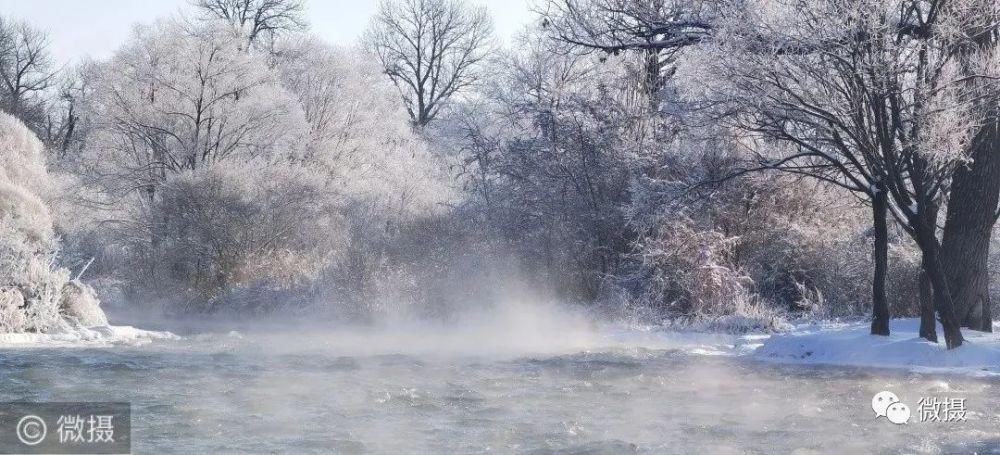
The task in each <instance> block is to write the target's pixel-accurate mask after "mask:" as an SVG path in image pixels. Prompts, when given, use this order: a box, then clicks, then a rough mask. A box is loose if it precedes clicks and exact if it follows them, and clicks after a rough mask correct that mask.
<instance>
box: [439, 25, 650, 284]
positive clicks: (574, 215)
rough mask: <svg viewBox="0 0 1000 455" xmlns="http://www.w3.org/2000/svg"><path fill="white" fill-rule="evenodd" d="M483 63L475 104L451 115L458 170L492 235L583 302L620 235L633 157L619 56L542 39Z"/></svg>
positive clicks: (621, 244) (620, 247)
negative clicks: (485, 76)
mask: <svg viewBox="0 0 1000 455" xmlns="http://www.w3.org/2000/svg"><path fill="white" fill-rule="evenodd" d="M522 44H523V47H522V49H520V50H518V51H514V52H511V53H510V54H509V55H507V56H505V58H503V59H501V60H499V61H498V62H496V63H494V64H493V65H492V66H491V70H492V71H493V72H494V74H496V76H495V77H494V78H492V80H491V81H490V84H489V89H488V91H486V92H485V93H486V97H485V100H487V101H485V102H483V101H478V103H480V104H476V105H472V106H469V107H467V108H466V111H460V112H459V113H458V115H456V118H457V120H455V122H457V123H458V124H460V125H462V127H461V130H462V133H461V135H463V136H465V137H466V138H467V139H466V140H465V141H464V143H463V145H462V146H461V149H462V150H463V159H464V165H463V173H464V176H465V177H466V178H467V185H468V186H469V188H470V189H472V190H473V191H474V192H475V194H476V195H477V199H479V201H480V203H481V204H483V206H482V209H483V212H484V213H483V216H484V217H485V218H486V220H488V222H489V224H490V225H491V226H492V229H495V230H496V232H497V234H498V235H499V236H500V238H503V239H507V240H509V241H511V242H512V243H513V244H514V245H516V246H517V247H518V248H523V253H524V260H525V263H526V266H527V267H529V268H531V269H533V270H538V271H539V276H548V277H549V278H550V280H549V283H547V284H548V285H554V286H556V287H562V288H563V289H564V290H567V291H571V292H576V293H579V294H580V295H584V296H587V297H588V298H592V297H594V296H596V295H597V294H598V293H599V292H600V291H601V289H602V286H603V284H604V279H605V278H608V277H610V276H612V275H613V274H614V273H616V272H617V267H618V266H619V264H620V259H621V255H622V252H623V251H625V250H627V248H628V244H629V241H630V234H629V231H628V229H627V228H626V227H625V226H624V220H623V213H622V209H623V204H624V202H625V201H626V200H627V198H628V185H629V180H630V178H631V176H632V173H633V172H634V171H635V170H636V169H637V167H638V165H637V163H638V162H639V161H640V158H639V154H638V153H637V147H638V143H637V142H636V141H633V140H632V135H631V134H630V133H631V131H632V130H631V128H632V126H633V124H634V123H635V121H636V120H637V119H636V115H635V112H633V111H631V110H630V109H629V107H628V104H627V103H626V102H625V100H626V97H625V96H624V94H625V90H623V89H622V86H621V78H622V71H621V66H620V65H619V64H618V63H620V62H617V63H616V62H603V63H602V62H601V61H600V59H598V58H597V57H595V56H590V55H581V54H579V53H574V52H568V53H567V52H559V51H556V50H553V49H551V48H550V46H549V44H550V43H548V42H547V40H546V38H545V37H543V36H537V35H534V36H528V37H526V38H525V39H524V41H522Z"/></svg>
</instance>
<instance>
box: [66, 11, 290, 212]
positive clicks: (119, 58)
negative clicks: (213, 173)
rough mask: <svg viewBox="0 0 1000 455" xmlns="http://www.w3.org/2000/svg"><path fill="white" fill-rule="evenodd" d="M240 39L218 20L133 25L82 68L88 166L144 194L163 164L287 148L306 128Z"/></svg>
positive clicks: (177, 167) (184, 165)
mask: <svg viewBox="0 0 1000 455" xmlns="http://www.w3.org/2000/svg"><path fill="white" fill-rule="evenodd" d="M241 40H242V38H241V37H240V36H239V34H238V33H236V32H234V31H233V30H231V29H229V28H227V27H220V26H219V24H218V23H210V24H190V23H187V22H185V21H183V20H166V21H161V22H158V23H156V24H154V25H152V26H145V27H140V28H138V29H137V30H136V33H135V35H134V37H133V39H132V40H131V41H130V42H129V43H128V44H126V45H125V46H123V47H122V48H121V49H120V50H119V51H118V52H117V53H115V55H114V57H112V58H111V59H110V60H109V61H107V62H104V63H102V64H100V65H97V66H96V67H95V68H94V71H93V72H92V73H90V74H88V75H87V77H88V78H89V81H88V84H89V85H90V88H89V91H90V93H91V96H89V97H88V99H87V100H86V103H85V109H86V113H85V115H86V116H87V117H88V118H89V119H90V122H91V123H92V128H93V131H92V133H91V135H90V137H89V138H88V142H89V147H87V152H86V155H87V156H86V162H87V166H90V167H92V169H89V170H87V173H88V175H89V176H92V177H94V178H98V179H99V180H101V181H100V182H98V183H100V184H102V185H103V186H104V187H105V188H106V189H108V190H110V191H111V192H112V193H115V194H117V195H119V196H121V195H125V194H128V193H130V192H136V191H142V192H143V193H144V194H145V195H146V197H147V198H149V199H150V200H152V199H153V198H154V197H155V192H156V188H157V187H158V186H159V185H160V184H161V183H162V182H163V181H164V180H165V179H166V178H167V176H168V175H170V174H173V173H179V172H182V171H193V170H197V169H198V168H200V167H203V166H208V165H211V164H213V163H218V162H222V161H226V160H231V159H232V160H248V159H251V158H260V159H265V160H267V159H272V160H277V159H282V157H287V156H290V155H293V154H294V151H295V150H297V149H298V147H299V145H298V144H299V143H300V142H301V141H300V138H301V137H302V136H303V135H304V134H306V131H307V129H306V123H305V121H304V119H303V116H302V113H301V109H300V108H299V106H298V104H297V103H296V102H295V99H294V97H292V96H291V95H290V94H289V93H288V92H287V91H286V90H284V89H283V88H282V87H281V85H280V83H279V81H278V80H277V78H276V76H275V74H274V73H273V72H272V71H270V69H269V68H268V66H267V65H266V64H265V62H264V61H263V60H262V58H261V57H259V56H257V55H255V54H253V53H248V52H246V51H245V50H243V49H242V48H241V46H242V45H241Z"/></svg>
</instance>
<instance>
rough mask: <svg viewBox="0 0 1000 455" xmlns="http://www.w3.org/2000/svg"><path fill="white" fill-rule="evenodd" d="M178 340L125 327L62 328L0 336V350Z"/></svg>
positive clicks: (139, 343) (1, 334) (132, 344)
mask: <svg viewBox="0 0 1000 455" xmlns="http://www.w3.org/2000/svg"><path fill="white" fill-rule="evenodd" d="M178 338H179V337H178V336H177V335H174V334H173V333H170V332H159V331H151V330H142V329H137V328H135V327H132V326H127V325H117V326H116V325H107V326H98V327H89V328H88V327H73V328H64V329H59V330H56V331H53V332H49V333H0V348H4V347H19V348H20V347H53V346H59V347H77V346H78V347H88V346H111V345H129V346H136V345H143V344H147V343H151V342H153V341H155V340H173V339H178Z"/></svg>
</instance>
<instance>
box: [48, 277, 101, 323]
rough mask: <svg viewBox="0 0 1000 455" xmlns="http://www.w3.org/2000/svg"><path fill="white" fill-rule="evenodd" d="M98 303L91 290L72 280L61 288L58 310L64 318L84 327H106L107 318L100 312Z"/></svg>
mask: <svg viewBox="0 0 1000 455" xmlns="http://www.w3.org/2000/svg"><path fill="white" fill-rule="evenodd" d="M100 303H101V301H100V300H98V298H97V293H95V292H94V290H93V289H91V288H90V287H89V286H87V285H85V284H83V283H81V282H79V281H76V280H73V281H70V282H68V283H66V285H64V286H63V288H62V293H61V296H60V299H59V310H60V312H61V313H62V315H63V316H64V317H66V318H69V319H71V320H72V321H74V322H76V323H77V324H79V325H82V326H84V327H93V326H100V325H108V317H107V316H105V314H104V311H102V310H101V307H100Z"/></svg>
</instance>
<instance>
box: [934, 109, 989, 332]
mask: <svg viewBox="0 0 1000 455" xmlns="http://www.w3.org/2000/svg"><path fill="white" fill-rule="evenodd" d="M997 139H998V131H997V125H996V124H991V125H988V126H986V127H983V128H982V129H981V130H980V131H979V133H978V134H977V135H976V137H975V140H974V141H973V143H972V150H971V152H972V153H971V158H972V162H970V163H969V164H968V165H966V166H961V167H959V168H958V169H957V170H956V171H955V173H954V175H953V177H952V183H951V197H950V198H949V203H948V216H947V219H946V220H945V225H944V236H943V238H942V241H941V265H942V266H943V267H944V270H945V271H946V272H947V275H948V284H949V286H950V289H951V291H952V297H953V298H954V301H955V315H956V317H957V318H958V320H959V322H960V323H961V325H962V326H963V327H968V328H970V329H974V330H982V331H986V332H989V331H992V330H993V321H992V317H991V313H992V311H991V309H990V294H989V265H988V260H989V254H990V236H991V234H992V232H993V223H994V221H995V213H996V210H997V201H998V199H1000V149H998V148H997Z"/></svg>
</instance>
